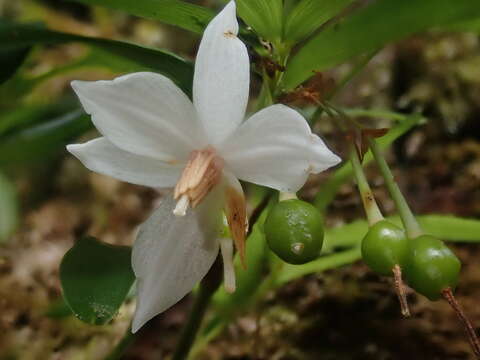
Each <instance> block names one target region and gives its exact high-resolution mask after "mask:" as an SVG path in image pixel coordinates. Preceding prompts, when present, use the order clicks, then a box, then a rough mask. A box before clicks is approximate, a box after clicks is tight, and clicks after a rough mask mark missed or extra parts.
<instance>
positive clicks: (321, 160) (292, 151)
mask: <svg viewBox="0 0 480 360" xmlns="http://www.w3.org/2000/svg"><path fill="white" fill-rule="evenodd" d="M219 152H220V154H221V155H222V157H223V158H224V159H225V162H226V167H227V168H229V169H230V170H231V171H232V172H233V173H234V174H235V176H237V177H238V178H239V179H242V180H246V181H250V182H253V183H256V184H259V185H264V186H268V187H271V188H274V189H277V190H280V191H284V192H296V191H298V190H299V189H300V188H301V187H302V186H303V184H304V183H305V181H306V180H307V177H308V175H309V174H310V173H313V174H316V173H319V172H321V171H323V170H326V169H328V168H329V167H331V166H334V165H336V164H338V163H339V162H340V158H339V157H338V156H337V155H335V154H334V153H332V152H331V151H330V150H329V149H328V148H327V146H326V145H325V143H324V142H323V141H322V140H321V139H320V138H319V137H318V136H317V135H315V134H312V132H311V131H310V128H309V126H308V124H307V122H306V121H305V119H304V118H303V117H302V116H301V115H300V114H299V113H298V112H296V111H295V110H293V109H290V108H289V107H287V106H284V105H273V106H270V107H268V108H265V109H263V110H261V111H259V112H258V113H256V114H254V115H253V116H252V117H251V118H250V119H248V120H247V121H246V122H245V123H244V124H242V125H241V126H240V127H239V128H238V129H237V131H235V132H234V133H233V134H232V135H231V136H230V137H229V138H228V139H226V140H225V141H224V142H223V143H222V144H221V145H220V146H219Z"/></svg>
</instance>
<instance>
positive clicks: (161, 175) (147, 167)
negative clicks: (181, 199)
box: [67, 137, 182, 188]
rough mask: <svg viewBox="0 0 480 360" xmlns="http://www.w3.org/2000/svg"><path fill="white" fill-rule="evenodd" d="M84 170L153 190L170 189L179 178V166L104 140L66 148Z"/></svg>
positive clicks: (102, 138) (95, 140) (98, 139)
mask: <svg viewBox="0 0 480 360" xmlns="http://www.w3.org/2000/svg"><path fill="white" fill-rule="evenodd" d="M67 150H68V151H69V152H70V153H72V154H73V155H74V156H76V157H77V158H78V159H79V160H80V161H81V162H82V164H83V165H85V167H86V168H88V169H89V170H91V171H95V172H97V173H100V174H103V175H108V176H111V177H114V178H116V179H118V180H121V181H126V182H129V183H132V184H137V185H144V186H151V187H155V188H165V187H173V186H175V183H176V182H177V180H178V179H179V178H180V174H181V172H182V165H181V164H177V165H171V164H167V163H165V162H162V161H159V160H157V159H152V158H148V157H145V156H140V155H134V154H132V153H129V152H127V151H123V150H121V149H119V148H118V147H116V146H115V145H113V144H112V143H111V142H110V141H108V140H107V139H106V138H104V137H100V138H97V139H94V140H91V141H89V142H86V143H84V144H71V145H67Z"/></svg>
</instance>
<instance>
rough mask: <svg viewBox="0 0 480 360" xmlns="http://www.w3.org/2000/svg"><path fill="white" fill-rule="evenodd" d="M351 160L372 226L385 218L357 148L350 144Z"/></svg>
mask: <svg viewBox="0 0 480 360" xmlns="http://www.w3.org/2000/svg"><path fill="white" fill-rule="evenodd" d="M350 161H351V162H352V168H353V174H354V176H355V179H356V180H357V186H358V191H359V192H360V197H361V198H362V202H363V207H364V209H365V213H366V214H367V220H368V225H369V226H372V225H373V224H375V223H377V222H379V221H381V220H383V215H382V213H381V212H380V209H379V208H378V205H377V202H376V201H375V198H374V196H373V192H372V189H371V188H370V185H369V184H368V181H367V178H366V177H365V173H364V172H363V168H362V164H360V159H359V158H358V153H357V150H356V149H355V147H354V146H353V145H351V146H350Z"/></svg>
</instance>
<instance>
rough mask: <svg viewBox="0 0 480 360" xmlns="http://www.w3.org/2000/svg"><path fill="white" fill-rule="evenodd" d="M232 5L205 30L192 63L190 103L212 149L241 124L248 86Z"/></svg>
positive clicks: (246, 64) (243, 49)
mask: <svg viewBox="0 0 480 360" xmlns="http://www.w3.org/2000/svg"><path fill="white" fill-rule="evenodd" d="M237 34H238V22H237V19H236V14H235V2H234V1H231V2H230V3H228V5H227V6H225V8H224V9H223V10H222V11H221V12H220V13H219V14H218V15H217V16H216V17H215V18H214V19H213V20H212V21H211V22H210V24H209V25H208V26H207V28H206V29H205V32H204V34H203V38H202V41H201V43H200V48H199V50H198V53H197V60H196V62H195V76H194V79H193V103H194V104H195V108H196V109H197V113H198V116H199V118H200V120H201V122H202V123H203V126H204V128H205V130H206V132H207V136H208V138H209V140H210V143H211V144H212V145H215V144H218V143H219V142H220V141H221V140H223V139H225V138H226V137H227V136H228V135H229V134H230V133H231V132H232V131H233V130H235V129H236V128H237V127H238V125H239V124H240V123H241V122H242V121H243V119H244V116H245V109H246V107H247V101H248V91H249V86H250V63H249V59H248V52H247V48H246V47H245V45H244V44H243V43H242V42H241V41H240V40H239V39H238V38H237Z"/></svg>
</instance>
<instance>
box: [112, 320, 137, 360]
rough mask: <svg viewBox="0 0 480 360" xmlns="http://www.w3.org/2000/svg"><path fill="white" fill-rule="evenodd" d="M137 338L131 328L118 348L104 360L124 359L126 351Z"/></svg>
mask: <svg viewBox="0 0 480 360" xmlns="http://www.w3.org/2000/svg"><path fill="white" fill-rule="evenodd" d="M135 337H136V335H135V334H132V328H131V326H129V327H128V329H127V331H126V332H125V335H124V336H123V338H122V339H121V340H120V342H119V343H118V344H117V346H115V348H114V349H113V351H112V352H111V353H110V354H109V355H108V356H107V357H106V358H104V360H118V359H120V358H122V356H123V354H124V353H125V351H126V350H127V349H128V348H129V347H130V345H131V344H132V343H133V341H134V340H135Z"/></svg>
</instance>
